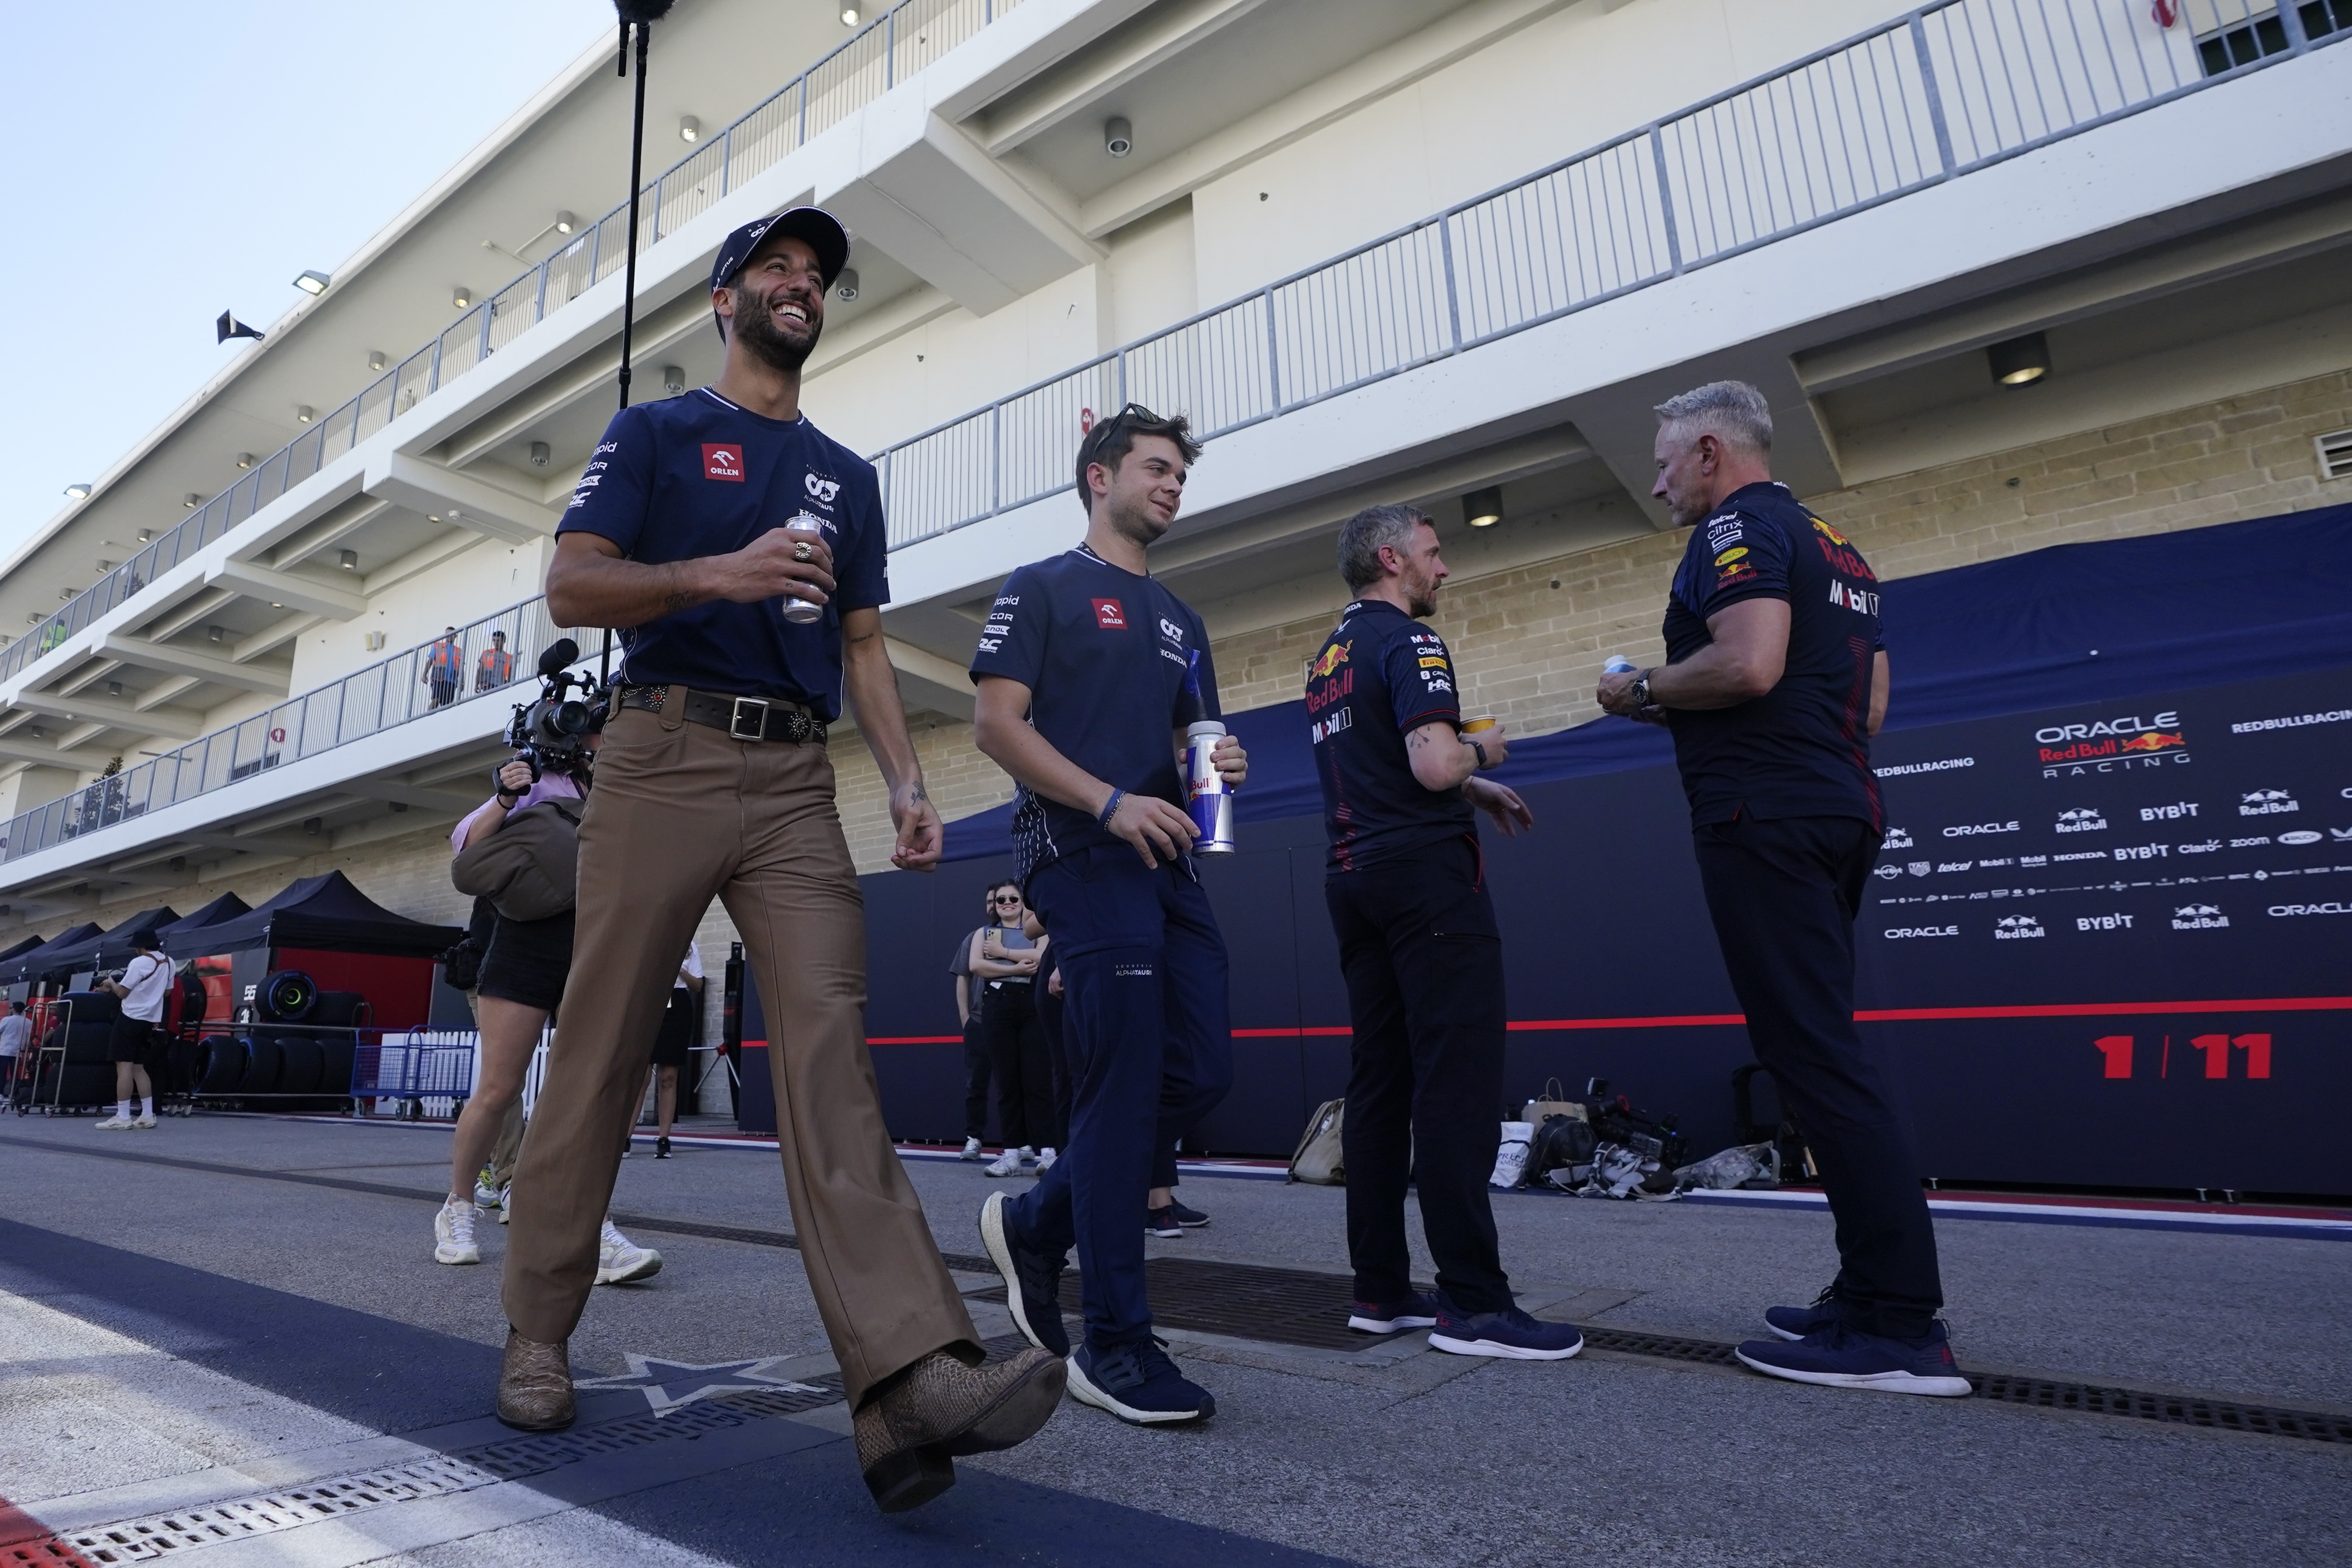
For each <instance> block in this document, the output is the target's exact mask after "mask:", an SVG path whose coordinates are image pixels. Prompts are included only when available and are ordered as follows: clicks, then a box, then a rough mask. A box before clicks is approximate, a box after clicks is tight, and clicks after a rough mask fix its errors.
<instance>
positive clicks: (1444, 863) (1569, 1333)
mask: <svg viewBox="0 0 2352 1568" xmlns="http://www.w3.org/2000/svg"><path fill="white" fill-rule="evenodd" d="M1339 575H1340V576H1342V577H1343V578H1345V579H1346V580H1347V582H1348V587H1349V590H1351V591H1353V592H1354V593H1355V595H1356V599H1355V602H1353V603H1351V604H1349V606H1348V608H1347V609H1346V610H1344V611H1342V612H1340V616H1339V625H1338V626H1337V627H1336V628H1334V629H1333V631H1332V632H1331V635H1330V636H1329V637H1328V638H1326V639H1325V640H1324V643H1323V647H1322V650H1321V651H1320V652H1319V653H1317V655H1316V657H1315V660H1314V662H1313V663H1312V664H1309V665H1308V666H1307V737H1308V740H1309V742H1310V744H1311V745H1312V746H1313V747H1314V752H1315V772H1316V775H1317V777H1318V779H1319V780H1320V781H1321V783H1322V786H1323V817H1324V826H1325V829H1326V831H1327V832H1328V835H1329V838H1330V841H1331V857H1330V861H1329V862H1328V867H1327V869H1326V871H1325V873H1324V883H1323V897H1324V902H1325V904H1327V905H1328V907H1329V909H1330V912H1331V928H1332V931H1333V932H1334V934H1336V935H1337V936H1338V937H1339V968H1340V972H1341V974H1342V975H1343V976H1344V977H1345V978H1346V980H1347V985H1348V1013H1349V1021H1350V1022H1351V1024H1352V1025H1353V1030H1352V1033H1353V1035H1354V1042H1353V1045H1352V1046H1351V1048H1350V1051H1349V1073H1348V1114H1347V1118H1346V1120H1345V1122H1344V1123H1343V1124H1342V1125H1341V1127H1340V1134H1339V1138H1340V1145H1341V1148H1342V1152H1343V1153H1344V1155H1345V1156H1346V1160H1347V1166H1348V1255H1349V1261H1350V1262H1351V1263H1352V1264H1353V1266H1354V1269H1355V1276H1356V1278H1355V1306H1354V1308H1353V1310H1352V1311H1351V1312H1349V1315H1348V1326H1349V1328H1352V1329H1356V1330H1358V1331H1360V1332H1362V1333H1381V1334H1385V1333H1398V1332H1400V1331H1402V1330H1405V1329H1413V1328H1430V1329H1432V1330H1433V1332H1432V1333H1431V1334H1430V1336H1429V1343H1431V1345H1433V1347H1435V1348H1436V1349H1439V1350H1443V1351H1451V1352H1453V1353H1454V1354H1457V1355H1491V1356H1502V1357H1507V1358H1508V1359H1512V1360H1517V1361H1564V1360H1566V1359H1567V1358H1568V1357H1570V1356H1571V1355H1574V1354H1576V1353H1577V1352H1578V1351H1580V1350H1581V1349H1583V1348H1584V1338H1583V1336H1582V1335H1581V1334H1580V1333H1577V1332H1576V1329H1575V1327H1574V1325H1572V1324H1569V1323H1552V1322H1537V1321H1536V1320H1535V1319H1534V1318H1531V1317H1529V1316H1528V1314H1527V1313H1525V1312H1521V1311H1519V1309H1518V1307H1517V1305H1516V1304H1515V1303H1514V1302H1513V1301H1512V1300H1511V1282H1510V1281H1509V1279H1508V1278H1507V1277H1506V1276H1505V1274H1504V1272H1503V1265H1502V1260H1501V1256H1500V1251H1499V1249H1498V1248H1497V1246H1496V1239H1495V1215H1494V1210H1493V1208H1492V1207H1491V1206H1490V1205H1489V1204H1488V1201H1487V1197H1486V1172H1487V1170H1488V1169H1489V1167H1490V1166H1492V1165H1493V1163H1494V1158H1495V1108H1496V1105H1497V1104H1498V1103H1500V1102H1501V1100H1502V1098H1503V1041H1504V1010H1503V944H1502V940H1501V937H1500V936H1499V935H1498V934H1497V932H1496V927H1495V904H1494V900H1493V899H1492V898H1491V897H1490V896H1489V895H1488V894H1487V891H1486V868H1485V862H1484V860H1483V858H1482V857H1481V855H1480V853H1479V850H1478V824H1477V810H1485V811H1486V813H1487V815H1489V816H1490V817H1492V818H1493V819H1494V821H1495V825H1496V827H1497V828H1499V829H1500V830H1502V831H1503V833H1504V835H1505V836H1506V837H1509V836H1511V835H1514V834H1517V832H1518V831H1519V830H1520V829H1522V828H1528V827H1532V826H1534V825H1535V818H1534V817H1533V815H1532V814H1531V813H1529V811H1528V808H1527V804H1526V802H1524V801H1522V800H1520V799H1519V798H1518V796H1517V794H1515V793H1513V792H1512V791H1511V790H1509V789H1506V788H1504V787H1503V786H1502V785H1500V784H1496V783H1495V782H1493V781H1492V780H1490V779H1481V778H1479V777H1477V775H1478V773H1479V772H1481V771H1483V770H1485V769H1486V768H1495V767H1497V766H1499V765H1500V764H1501V763H1502V761H1503V759H1504V758H1506V757H1507V756H1508V755H1509V743H1508V740H1507V737H1506V736H1505V735H1504V733H1503V727H1502V725H1501V724H1499V723H1496V722H1494V721H1491V720H1472V721H1471V722H1472V723H1474V724H1477V725H1479V726H1480V727H1479V728H1476V729H1467V728H1465V725H1464V721H1463V717H1462V704H1461V694H1460V693H1459V691H1458V690H1457V689H1456V687H1457V684H1458V683H1457V680H1456V677H1455V675H1454V663H1453V658H1452V655H1451V654H1449V653H1447V651H1446V647H1445V640H1444V638H1442V637H1440V636H1439V635H1438V634H1437V633H1436V632H1433V631H1432V630H1431V629H1430V628H1429V627H1427V626H1425V625H1423V623H1422V620H1421V618H1422V617H1423V616H1426V615H1432V614H1434V613H1436V611H1437V591H1438V588H1439V587H1440V586H1441V585H1442V584H1443V583H1444V581H1445V562H1444V560H1442V559H1439V555H1438V541H1437V528H1436V526H1435V525H1434V524H1433V523H1432V522H1431V521H1430V520H1429V519H1428V518H1427V517H1423V515H1422V514H1421V513H1419V512H1416V511H1414V510H1413V509H1412V507H1393V506H1391V507H1367V508H1365V509H1364V510H1363V511H1360V512H1359V513H1357V514H1356V515H1355V516H1354V517H1350V518H1349V519H1348V521H1347V523H1346V524H1345V525H1344V526H1342V527H1341V528H1340V529H1339ZM1409 1181H1410V1182H1411V1183H1412V1184H1413V1185H1415V1186H1417V1187H1418V1188H1419V1190H1420V1194H1421V1218H1422V1228H1423V1232H1424V1234H1425V1235H1426V1237H1427V1239H1428V1242H1429V1253H1430V1256H1431V1257H1432V1258H1433V1259H1434V1260H1436V1263H1437V1291H1436V1293H1435V1294H1434V1295H1425V1294H1423V1293H1422V1292H1420V1291H1415V1290H1414V1289H1413V1288H1412V1279H1411V1276H1410V1274H1409V1272H1408V1270H1409V1268H1410V1266H1411V1265H1410V1258H1409V1255H1408V1253H1407V1251H1406V1248H1405V1231H1404V1195H1405V1186H1406V1184H1407V1183H1408V1182H1409Z"/></svg>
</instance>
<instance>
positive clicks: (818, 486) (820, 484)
mask: <svg viewBox="0 0 2352 1568" xmlns="http://www.w3.org/2000/svg"><path fill="white" fill-rule="evenodd" d="M801 483H802V484H803V486H807V488H808V493H809V499H810V500H812V501H814V502H815V503H816V504H817V505H818V506H820V507H830V506H832V505H833V498H834V497H835V496H838V495H840V494H841V481H840V480H838V479H825V478H820V477H819V476H816V475H814V474H810V475H805V476H803V477H802V479H801Z"/></svg>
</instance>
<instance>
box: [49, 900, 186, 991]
mask: <svg viewBox="0 0 2352 1568" xmlns="http://www.w3.org/2000/svg"><path fill="white" fill-rule="evenodd" d="M179 918H180V912H179V911H178V910H176V909H174V908H173V907H172V906H171V905H170V904H157V905H156V906H155V907H154V908H152V909H142V910H141V911H140V912H139V913H138V914H136V915H132V916H131V918H130V919H128V920H126V921H124V922H122V924H121V925H113V926H109V927H108V928H107V929H106V930H105V931H103V932H101V933H100V934H99V935H97V936H90V937H86V938H84V939H83V940H81V941H79V942H76V943H74V944H73V945H72V946H58V945H57V944H56V943H51V944H50V945H49V948H48V951H47V952H45V953H43V954H42V955H41V967H42V968H43V969H44V970H45V971H47V973H49V974H53V975H75V974H79V973H80V972H81V971H82V970H84V969H110V968H113V967H117V966H118V965H122V964H128V963H129V962H131V959H132V957H134V956H136V955H137V954H138V951H139V949H138V948H136V947H133V946H131V937H132V936H136V935H137V934H138V933H140V932H142V931H158V932H160V931H161V930H162V928H163V927H164V926H165V925H170V924H171V923H172V922H173V921H175V920H177V919H179Z"/></svg>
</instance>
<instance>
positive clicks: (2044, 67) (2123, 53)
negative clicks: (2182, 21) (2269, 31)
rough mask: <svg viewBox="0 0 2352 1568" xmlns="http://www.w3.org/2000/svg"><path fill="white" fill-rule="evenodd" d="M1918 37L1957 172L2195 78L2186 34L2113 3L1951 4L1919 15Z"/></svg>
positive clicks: (2228, 0) (2236, 5) (1983, 0)
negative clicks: (1948, 131)
mask: <svg viewBox="0 0 2352 1568" xmlns="http://www.w3.org/2000/svg"><path fill="white" fill-rule="evenodd" d="M2223 5H2225V7H2227V8H2229V9H2240V8H2242V6H2241V5H2240V0H2223ZM1922 31H1923V32H1924V33H1925V35H1926V37H1927V49H1928V57H1929V59H1930V61H1931V62H1932V66H1933V68H1934V71H1935V74H1936V78H1937V84H1938V85H1939V86H1940V88H1941V89H1942V93H1943V99H1944V113H1945V117H1946V119H1947V120H1948V121H1949V123H1950V126H1951V135H1952V151H1953V155H1954V157H1955V159H1956V160H1957V161H1958V164H1959V165H1960V166H1961V167H1962V168H1968V167H1970V166H1973V165H1975V164H1979V163H1982V162H1987V161H1989V160H1990V159H1994V158H1999V157H2003V156H2006V155H2007V154H2009V153H2011V152H2016V151H2018V150H2019V149H2021V148H2024V147H2030V146H2032V145H2033V144H2034V143H2035V142H2038V141H2047V140H2048V139H2049V138H2051V137H2053V136H2059V135H2063V134H2065V133H2066V132H2067V131H2072V130H2074V129H2076V128H2078V127H2080V126H2083V125H2085V124H2088V123H2090V122H2091V121H2093V120H2099V119H2102V118H2104V117H2105V116H2106V115H2109V114H2114V113H2117V112H2120V111H2122V110H2126V109H2129V108H2132V107H2135V106H2137V105H2139V104H2143V103H2147V102H2149V101H2151V100H2153V99H2158V98H2161V97H2163V96H2164V95H2166V94H2168V93H2170V92H2173V91H2176V90H2178V89H2180V88H2182V87H2184V86H2187V85H2189V84H2190V83H2193V82H2195V81H2196V80H2198V78H2199V70H2198V65H2197V54H2196V43H2195V40H2194V37H2193V36H2192V33H2191V29H2190V28H2189V27H2187V26H2182V27H2173V28H2166V27H2161V26H2157V25H2156V21H2155V18H2154V17H2153V16H2150V15H2149V14H2148V13H2147V9H2146V8H2145V7H2140V6H2125V5H2117V4H2114V3H2113V0H2038V3H2037V4H2035V5H2032V6H2031V7H2028V6H2027V5H2025V4H2024V0H1959V3H1958V4H1956V5H1947V6H1944V7H1942V8H1940V9H1938V10H1936V11H1933V12H1930V13H1928V14H1927V16H1924V17H1923V18H1922Z"/></svg>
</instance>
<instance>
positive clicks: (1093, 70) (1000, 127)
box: [971, 0, 1266, 158]
mask: <svg viewBox="0 0 2352 1568" xmlns="http://www.w3.org/2000/svg"><path fill="white" fill-rule="evenodd" d="M1265 3H1266V0H1172V3H1171V4H1168V5H1160V6H1158V7H1155V8H1154V9H1153V10H1151V11H1150V12H1148V13H1146V14H1145V16H1143V17H1142V18H1141V19H1140V20H1139V22H1138V23H1137V24H1136V25H1135V26H1132V27H1129V28H1128V29H1127V30H1126V31H1124V32H1123V33H1121V34H1119V35H1118V37H1117V38H1115V39H1113V40H1112V41H1111V42H1109V43H1108V44H1106V45H1105V46H1103V47H1101V48H1098V49H1088V50H1085V51H1081V52H1080V53H1078V54H1077V55H1076V56H1075V57H1072V58H1070V59H1068V60H1066V61H1065V62H1064V63H1063V64H1061V65H1059V66H1057V67H1055V68H1053V69H1051V70H1047V71H1045V72H1042V73H1040V74H1039V75H1038V76H1036V77H1035V78H1032V79H1031V80H1029V81H1026V82H1024V83H1023V84H1022V85H1021V86H1020V87H1019V88H1018V89H1015V90H1014V91H1013V92H1011V93H1008V94H1006V95H1005V96H1004V97H1003V98H1002V99H998V100H997V101H996V102H995V103H993V104H991V105H990V106H989V107H988V109H987V110H986V111H985V112H983V113H982V114H979V115H976V116H974V117H973V120H972V122H971V126H972V130H973V131H974V133H975V134H976V136H977V138H978V140H979V141H980V144H981V145H982V147H984V148H986V149H987V151H988V155H989V156H990V157H992V158H1002V157H1003V156H1004V155H1005V154H1006V153H1007V152H1012V151H1013V150H1014V149H1015V148H1017V147H1020V146H1022V145H1023V144H1024V143H1026V142H1029V141H1034V140H1035V139H1036V138H1038V137H1040V136H1043V135H1044V134H1045V132H1046V131H1051V130H1052V129H1054V127H1055V126H1057V125H1060V124H1062V123H1063V122H1064V121H1066V120H1072V119H1075V118H1076V117H1077V116H1078V115H1081V114H1084V113H1085V112H1086V111H1087V110H1088V109H1090V108H1092V107H1094V106H1095V105H1096V104H1097V103H1099V102H1101V101H1102V100H1103V99H1105V98H1107V97H1108V96H1109V95H1110V94H1112V93H1114V92H1117V91H1118V89H1120V88H1122V87H1125V86H1126V85H1127V84H1128V83H1129V82H1131V81H1133V80H1135V79H1136V78H1139V77H1140V76H1142V75H1143V74H1144V73H1145V72H1147V71H1150V70H1151V69H1152V68H1154V67H1157V66H1161V65H1165V64H1166V63H1167V62H1168V61H1170V60H1172V59H1174V58H1175V57H1177V56H1179V55H1181V54H1183V53H1184V52H1185V51H1186V50H1188V49H1192V48H1195V47H1199V46H1200V45H1201V44H1202V43H1204V42H1205V41H1207V40H1208V39H1210V38H1213V37H1215V36H1216V35H1217V34H1219V33H1221V32H1223V30H1224V29H1225V28H1227V27H1229V26H1232V25H1233V24H1234V23H1235V22H1238V21H1239V20H1241V19H1242V18H1243V17H1244V16H1248V15H1249V14H1250V13H1251V12H1253V11H1255V10H1256V9H1257V8H1258V7H1259V6H1261V5H1265Z"/></svg>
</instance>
